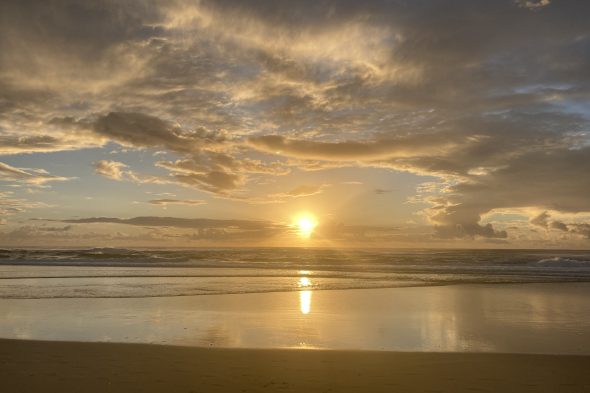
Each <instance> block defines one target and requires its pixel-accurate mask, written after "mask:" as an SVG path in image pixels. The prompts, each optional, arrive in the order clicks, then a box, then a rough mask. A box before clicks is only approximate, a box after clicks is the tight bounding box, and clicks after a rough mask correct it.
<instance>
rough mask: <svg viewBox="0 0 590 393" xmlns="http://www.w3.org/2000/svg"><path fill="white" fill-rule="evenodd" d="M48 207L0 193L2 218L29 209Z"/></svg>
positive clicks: (9, 193) (5, 192)
mask: <svg viewBox="0 0 590 393" xmlns="http://www.w3.org/2000/svg"><path fill="white" fill-rule="evenodd" d="M44 207H49V205H47V204H45V203H43V202H34V201H29V200H26V199H22V198H17V197H15V196H14V195H13V193H12V192H8V191H0V214H2V215H3V216H8V215H13V214H18V213H22V212H25V211H27V210H29V209H38V208H44Z"/></svg>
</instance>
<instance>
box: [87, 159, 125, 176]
mask: <svg viewBox="0 0 590 393" xmlns="http://www.w3.org/2000/svg"><path fill="white" fill-rule="evenodd" d="M125 168H127V165H125V164H123V163H122V162H118V161H108V160H100V161H97V162H96V163H95V164H94V169H95V170H96V173H98V174H99V175H102V176H105V177H108V178H110V179H113V180H117V181H121V180H123V179H125V178H128V177H134V176H132V175H130V173H129V172H127V171H126V170H125Z"/></svg>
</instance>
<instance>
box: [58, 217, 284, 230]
mask: <svg viewBox="0 0 590 393" xmlns="http://www.w3.org/2000/svg"><path fill="white" fill-rule="evenodd" d="M49 221H51V220H49ZM61 222H63V223H67V224H96V223H104V224H122V225H134V226H143V227H175V228H193V229H200V228H233V229H241V230H255V229H267V228H273V227H275V226H276V224H273V223H272V222H270V221H252V220H216V219H208V218H178V217H151V216H147V217H134V218H112V217H90V218H78V219H70V220H61Z"/></svg>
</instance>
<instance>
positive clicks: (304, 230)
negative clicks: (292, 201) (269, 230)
mask: <svg viewBox="0 0 590 393" xmlns="http://www.w3.org/2000/svg"><path fill="white" fill-rule="evenodd" d="M295 225H296V226H297V229H298V231H299V236H301V237H303V238H309V237H310V236H311V234H312V233H313V230H314V229H315V227H316V226H317V225H318V223H317V221H316V219H315V217H313V216H312V215H310V214H302V215H299V216H298V217H297V218H296V219H295Z"/></svg>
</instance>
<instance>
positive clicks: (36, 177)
mask: <svg viewBox="0 0 590 393" xmlns="http://www.w3.org/2000/svg"><path fill="white" fill-rule="evenodd" d="M71 179H72V178H68V177H62V176H53V175H51V174H49V173H47V171H45V170H43V169H30V168H16V167H13V166H10V165H8V164H5V163H3V162H0V181H13V182H19V183H26V184H32V185H43V184H45V183H48V182H53V181H66V180H71Z"/></svg>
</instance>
